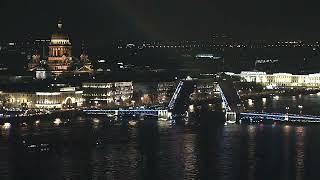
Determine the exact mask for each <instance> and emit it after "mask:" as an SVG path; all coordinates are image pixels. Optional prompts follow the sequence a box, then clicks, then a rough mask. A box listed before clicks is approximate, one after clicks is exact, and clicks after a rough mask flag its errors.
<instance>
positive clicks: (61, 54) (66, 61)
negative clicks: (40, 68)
mask: <svg viewBox="0 0 320 180" xmlns="http://www.w3.org/2000/svg"><path fill="white" fill-rule="evenodd" d="M71 49H72V46H71V42H70V40H69V36H68V35H67V34H65V33H63V30H62V22H61V21H59V23H58V29H57V32H56V33H54V34H52V36H51V42H50V44H49V55H48V62H47V65H48V68H49V70H50V71H52V72H53V73H54V74H61V73H63V72H66V71H68V70H69V68H70V66H71V62H72V55H71Z"/></svg>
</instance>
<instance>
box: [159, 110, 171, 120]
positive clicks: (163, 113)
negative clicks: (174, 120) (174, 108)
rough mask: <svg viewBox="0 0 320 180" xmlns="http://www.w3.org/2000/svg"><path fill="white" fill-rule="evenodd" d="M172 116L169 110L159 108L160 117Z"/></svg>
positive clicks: (165, 118) (166, 118) (167, 117)
mask: <svg viewBox="0 0 320 180" xmlns="http://www.w3.org/2000/svg"><path fill="white" fill-rule="evenodd" d="M169 117H170V113H169V111H168V110H159V111H158V118H159V119H164V120H168V119H169Z"/></svg>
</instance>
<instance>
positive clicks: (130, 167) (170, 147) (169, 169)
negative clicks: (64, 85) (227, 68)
mask: <svg viewBox="0 0 320 180" xmlns="http://www.w3.org/2000/svg"><path fill="white" fill-rule="evenodd" d="M316 97H318V96H313V97H312V98H311V99H308V102H313V103H314V104H317V103H319V102H317V100H316V99H313V98H316ZM318 98H320V97H318ZM302 99H304V97H302ZM305 100H306V99H305ZM296 101H297V102H296V105H295V106H296V107H297V104H298V103H299V104H301V105H303V106H304V108H306V109H307V110H308V111H311V109H310V108H308V107H306V106H307V105H305V104H303V102H302V101H300V100H298V99H297V100H296ZM255 102H256V103H254V104H260V105H261V102H259V101H255ZM272 102H273V100H272V99H271V100H270V99H268V100H267V101H266V107H269V108H270V106H271V105H270V104H272ZM289 102H292V99H291V97H288V98H281V99H280V100H279V101H277V102H276V104H277V106H279V107H285V105H287V104H288V103H289ZM292 106H294V105H292ZM253 108H255V107H253ZM290 109H294V108H290ZM313 111H316V110H315V109H313ZM219 120H220V119H219V117H218V116H214V117H210V118H209V117H208V118H207V117H204V118H201V119H195V121H197V123H194V124H199V125H195V126H192V125H184V124H179V123H177V124H174V123H170V122H167V121H156V120H150V121H147V120H141V121H140V120H139V121H136V120H131V119H121V118H119V119H118V120H115V119H113V118H111V117H103V116H100V117H85V116H80V117H74V118H70V119H67V118H63V117H60V121H61V122H60V123H59V126H55V123H53V122H54V121H55V119H54V118H53V119H50V118H48V119H37V120H36V121H26V123H27V124H25V125H23V123H12V124H11V126H10V128H8V129H5V128H0V130H1V136H0V179H33V180H40V179H49V180H51V179H52V180H56V179H168V180H169V179H251V180H253V179H281V180H282V179H308V178H307V172H312V173H313V174H318V173H317V172H318V166H314V163H315V162H317V160H319V159H320V157H319V156H318V154H319V153H318V150H319V148H317V147H320V141H317V139H316V138H317V137H318V136H317V135H319V133H318V132H319V129H320V126H319V125H312V126H311V125H303V126H297V125H288V124H284V125H282V124H275V125H267V124H249V125H248V124H241V125H239V124H232V125H227V126H224V125H223V124H219V123H216V122H218V121H219ZM66 122H68V123H67V124H66ZM2 125H4V124H2ZM307 129H308V133H306V130H307ZM41 144H44V145H47V146H46V148H49V149H50V150H48V151H41V147H43V146H41ZM30 145H33V146H31V147H32V148H33V149H32V151H31V150H30V149H28V148H27V147H29V146H30ZM37 147H39V148H40V149H36V148H37ZM305 147H312V148H310V149H308V151H305ZM307 167H308V168H309V169H308V171H307ZM310 179H311V178H310Z"/></svg>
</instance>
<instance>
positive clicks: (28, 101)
mask: <svg viewBox="0 0 320 180" xmlns="http://www.w3.org/2000/svg"><path fill="white" fill-rule="evenodd" d="M82 93H83V92H82V91H80V90H77V89H76V88H75V87H62V88H53V89H48V90H41V91H35V90H32V89H23V90H16V91H14V92H13V91H10V90H4V91H1V92H0V95H1V96H2V97H4V98H5V99H6V101H7V102H6V104H7V106H8V107H10V108H28V109H34V108H39V109H68V108H75V107H80V106H82V103H83V98H82Z"/></svg>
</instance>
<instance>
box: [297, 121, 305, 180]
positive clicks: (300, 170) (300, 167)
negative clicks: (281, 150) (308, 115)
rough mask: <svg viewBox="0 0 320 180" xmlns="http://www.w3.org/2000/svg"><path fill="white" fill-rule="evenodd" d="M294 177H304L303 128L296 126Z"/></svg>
mask: <svg viewBox="0 0 320 180" xmlns="http://www.w3.org/2000/svg"><path fill="white" fill-rule="evenodd" d="M295 133H296V179H298V180H299V179H304V170H305V169H304V160H305V159H304V155H305V153H304V136H305V128H304V127H296V129H295Z"/></svg>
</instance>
